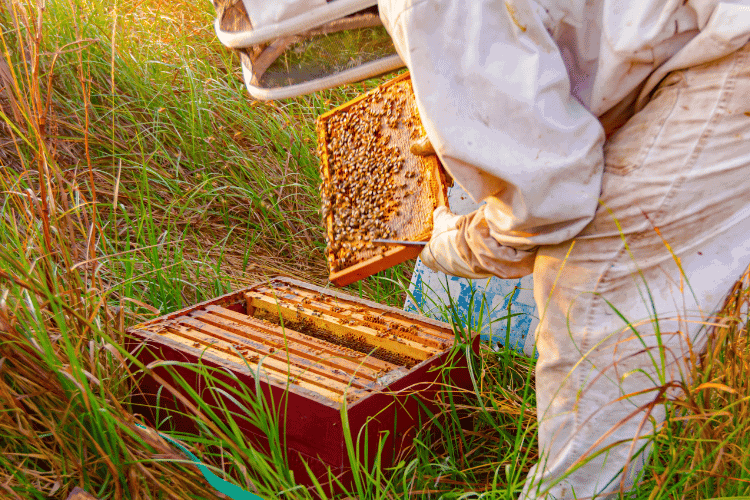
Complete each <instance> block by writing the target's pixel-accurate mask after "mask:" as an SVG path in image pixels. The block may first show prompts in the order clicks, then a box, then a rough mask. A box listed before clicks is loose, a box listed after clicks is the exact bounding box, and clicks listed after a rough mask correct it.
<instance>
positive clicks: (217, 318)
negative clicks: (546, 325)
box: [128, 278, 479, 484]
mask: <svg viewBox="0 0 750 500" xmlns="http://www.w3.org/2000/svg"><path fill="white" fill-rule="evenodd" d="M281 323H283V327H282V326H281ZM129 334H130V340H129V346H128V347H129V350H130V351H131V352H132V353H134V354H135V355H136V356H137V357H138V359H139V360H140V361H141V362H143V363H144V364H145V365H147V366H148V365H151V366H152V367H154V373H155V374H157V375H158V376H159V377H162V378H163V379H164V380H171V378H170V377H169V375H168V372H167V371H166V370H165V369H164V368H159V367H158V362H160V361H165V360H166V361H180V362H189V363H195V362H196V361H198V360H199V359H200V360H201V362H202V363H203V364H204V365H206V366H208V367H211V368H222V369H225V370H230V371H231V372H232V373H233V374H234V375H236V377H237V380H239V381H240V382H241V383H243V384H245V385H246V386H247V387H249V388H250V389H249V391H250V392H251V393H253V392H254V387H255V377H256V374H259V375H260V376H259V383H260V387H261V388H262V390H263V393H264V395H265V397H266V399H267V401H273V404H272V406H274V407H275V411H276V412H278V415H279V422H283V423H284V426H285V430H286V434H285V436H283V437H282V442H285V443H286V446H287V451H288V453H287V456H288V460H289V467H290V469H291V470H292V471H294V473H295V478H296V479H297V481H298V482H300V483H302V484H311V483H310V480H309V476H308V475H307V473H306V472H305V468H304V465H303V463H302V462H303V461H304V462H306V463H307V464H308V466H309V467H310V468H311V469H312V470H313V472H314V473H315V475H316V477H317V478H318V480H321V481H324V480H325V478H326V476H327V472H326V469H327V468H330V469H331V470H332V471H333V472H334V474H336V475H339V476H341V477H342V478H344V480H346V478H347V474H348V473H349V470H350V467H349V461H348V458H347V453H346V448H345V441H344V429H343V428H342V423H341V422H342V421H341V414H340V411H341V407H342V404H343V403H344V402H346V406H347V415H348V420H349V424H350V429H351V436H352V437H353V440H354V441H355V442H356V441H357V436H359V435H360V431H362V435H361V437H360V443H364V442H367V447H365V445H364V444H360V449H361V451H362V453H363V456H366V457H370V459H372V457H374V455H375V451H376V447H377V442H378V439H379V438H380V437H382V436H386V435H387V438H386V442H385V446H384V448H383V449H384V450H386V453H385V454H384V456H383V457H382V466H383V467H387V466H388V465H389V464H392V463H393V460H394V459H395V458H396V457H397V455H398V452H399V450H402V449H404V447H406V446H408V445H409V444H410V443H411V440H412V438H413V435H414V432H415V430H416V426H417V425H419V421H420V419H421V418H423V417H424V414H423V411H424V409H423V407H422V406H420V402H421V404H422V405H425V406H426V407H427V408H429V407H431V406H432V405H433V403H432V399H433V398H434V397H435V394H436V392H437V391H438V389H439V386H440V385H441V384H442V383H443V382H447V383H450V384H451V386H452V387H464V388H470V387H471V380H470V378H469V374H468V370H467V368H466V361H465V358H463V356H462V355H461V354H460V353H459V354H458V355H456V356H454V357H452V358H449V354H451V352H450V351H451V348H452V346H453V344H454V334H453V331H452V329H451V327H450V326H449V325H447V324H445V323H440V322H437V321H433V320H430V319H428V318H425V317H422V316H417V315H414V314H410V313H406V312H404V311H402V310H400V309H396V308H391V307H385V306H382V305H380V304H377V303H374V302H370V301H366V300H362V299H359V298H356V297H352V296H349V295H345V294H342V293H337V292H333V291H329V290H325V289H321V288H318V287H315V286H312V285H309V284H306V283H302V282H299V281H295V280H292V279H286V278H275V279H273V280H271V281H269V282H265V283H261V284H258V285H256V286H253V287H250V288H248V289H245V290H241V291H238V292H233V293H230V294H228V295H224V296H223V297H219V298H217V299H214V300H210V301H208V302H204V303H202V304H198V305H196V306H193V307H189V308H187V309H183V310H182V311H178V312H176V313H172V314H169V315H166V316H163V317H161V318H158V319H155V320H152V321H149V322H146V323H143V324H141V325H137V326H135V327H133V328H131V329H130V330H129ZM478 340H479V338H478V337H477V336H475V337H473V339H472V345H473V348H474V350H475V351H476V350H477V349H478ZM449 359H450V363H451V370H445V371H444V370H434V368H436V367H439V366H440V365H443V364H446V363H447V362H448V360H449ZM177 370H178V372H179V373H180V375H181V376H182V377H184V378H185V380H186V381H187V382H188V383H189V384H191V386H192V387H193V388H194V389H195V390H196V391H197V393H198V394H199V395H200V397H201V398H202V399H203V400H204V401H206V402H208V403H210V404H216V403H218V402H217V401H216V400H215V399H214V397H215V396H216V393H215V392H214V393H212V391H210V390H209V388H208V387H207V384H206V382H205V380H202V379H201V377H199V376H198V375H196V373H195V371H192V370H189V369H187V368H186V367H178V368H177ZM222 380H223V381H224V382H225V383H227V384H230V386H235V385H236V384H237V382H236V381H234V380H232V378H230V377H224V378H222ZM172 385H175V386H176V384H172ZM160 387H161V386H160V384H159V383H158V382H157V381H156V379H155V378H154V377H151V376H147V377H144V378H143V379H142V381H141V383H140V385H139V389H140V393H141V398H142V400H141V403H142V405H143V407H144V408H145V409H146V410H147V411H146V412H145V413H146V414H147V415H148V414H150V413H149V410H148V409H149V408H153V407H154V406H155V404H156V398H157V395H158V397H160V398H161V400H160V406H161V407H162V408H163V407H165V406H167V407H173V408H174V409H177V410H180V409H181V410H182V411H184V406H183V405H182V404H181V403H178V402H177V401H175V398H171V397H170V396H169V394H168V391H160ZM182 396H183V397H184V398H188V399H190V396H189V395H188V394H187V392H186V391H183V394H182ZM418 401H419V402H418ZM143 403H145V404H143ZM222 403H223V404H226V405H227V407H228V409H229V410H230V411H232V412H237V414H238V415H242V410H241V409H240V408H239V407H238V406H237V405H235V404H234V403H233V402H232V401H230V400H228V399H227V400H222ZM162 411H163V410H162ZM152 418H155V417H154V416H153V415H152ZM162 418H163V417H162ZM172 420H173V422H174V423H175V425H176V426H177V427H178V428H179V427H181V426H186V430H187V429H190V427H189V420H188V419H186V418H182V417H180V415H179V412H174V413H173V415H172ZM236 423H237V425H238V427H239V428H240V429H242V431H243V432H244V433H245V435H246V436H247V438H248V439H249V440H251V441H253V442H254V443H256V444H257V445H259V446H261V447H264V446H265V445H266V444H267V437H266V436H265V435H264V434H263V433H262V432H260V430H259V429H257V428H255V427H254V426H252V425H251V424H250V423H249V422H248V420H247V419H244V418H240V419H236Z"/></svg>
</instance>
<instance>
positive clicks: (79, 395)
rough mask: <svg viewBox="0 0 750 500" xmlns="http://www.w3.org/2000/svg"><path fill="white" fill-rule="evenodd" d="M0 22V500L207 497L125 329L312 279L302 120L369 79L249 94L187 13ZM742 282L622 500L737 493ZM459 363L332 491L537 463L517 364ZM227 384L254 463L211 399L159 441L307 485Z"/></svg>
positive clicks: (438, 492) (317, 253) (391, 277)
mask: <svg viewBox="0 0 750 500" xmlns="http://www.w3.org/2000/svg"><path fill="white" fill-rule="evenodd" d="M0 20H1V22H0V27H1V28H2V31H1V34H2V38H1V39H0V50H1V51H2V59H0V79H2V81H1V82H0V83H1V84H2V85H1V86H2V90H0V110H1V112H2V114H1V115H0V118H2V120H0V144H1V146H0V491H1V493H0V496H2V497H3V498H13V499H16V498H18V499H27V498H39V499H41V498H48V497H58V498H65V497H66V495H67V494H68V493H69V492H70V491H71V490H72V488H73V487H74V486H81V487H84V488H85V489H86V490H87V491H89V492H91V493H93V494H95V495H97V496H98V497H99V498H101V499H139V500H140V499H151V498H154V499H155V498H170V499H171V498H195V499H210V498H216V497H217V495H216V493H215V491H214V490H213V489H212V488H211V487H210V486H209V485H208V484H207V483H206V482H205V481H204V480H203V478H202V476H201V475H200V473H199V472H198V470H197V469H196V468H195V467H193V466H192V465H190V464H189V463H187V461H186V460H185V458H184V455H182V454H181V453H179V452H178V450H177V449H176V448H175V447H174V446H173V445H172V444H170V442H168V441H167V440H165V439H163V438H161V437H160V436H159V435H157V434H156V433H154V432H153V431H152V430H148V429H145V430H144V429H141V428H140V427H138V426H137V425H136V423H137V422H139V421H140V420H139V418H140V417H139V416H138V415H137V414H135V413H134V411H135V410H134V409H133V408H132V407H131V406H130V395H131V392H132V390H133V383H132V382H133V377H136V376H137V375H138V374H137V373H133V372H131V371H130V370H134V371H135V372H137V371H138V367H137V366H136V367H135V368H130V369H129V368H128V363H127V362H126V361H127V359H128V356H129V355H128V353H127V352H126V351H125V350H124V348H123V343H124V333H123V332H124V329H125V328H126V327H127V326H130V325H132V324H134V323H136V322H140V321H143V320H146V319H149V318H153V317H155V316H158V315H160V314H164V313H166V312H169V311H174V310H176V309H178V308H180V307H183V306H186V305H188V304H192V303H195V302H197V301H200V300H205V299H207V298H211V297H215V296H217V295H219V294H221V293H224V292H226V291H229V290H232V289H237V288H239V287H243V286H247V285H249V284H252V283H253V282H256V281H257V280H259V279H264V278H266V277H269V276H274V275H277V274H285V275H292V276H295V277H301V278H303V279H304V280H306V281H309V282H311V283H316V284H324V283H325V280H326V276H327V272H326V268H325V261H324V257H323V252H322V250H323V247H324V242H323V235H322V226H321V224H320V220H319V215H318V209H319V206H318V198H317V196H318V194H317V189H318V188H317V187H318V185H319V179H318V173H317V161H316V158H315V155H314V150H315V136H314V126H313V121H314V118H315V117H316V116H317V115H318V114H320V113H322V112H324V111H326V110H328V109H330V108H331V107H333V106H335V105H337V104H340V103H343V102H345V101H347V100H349V99H351V98H353V97H355V96H356V95H358V94H359V93H361V92H362V91H363V90H365V89H368V88H371V87H372V86H374V85H377V84H378V83H379V82H380V81H382V80H383V79H375V80H372V81H369V82H366V83H363V84H358V85H350V86H346V87H344V88H341V89H336V90H331V91H327V92H321V93H318V94H315V95H311V96H307V97H301V98H298V99H294V100H288V101H284V102H279V103H272V104H265V103H257V102H250V101H249V100H248V99H247V98H246V94H245V91H244V89H243V84H242V80H241V77H240V71H239V64H238V61H237V60H236V58H235V57H234V56H233V55H232V54H231V53H229V52H228V51H226V50H224V49H223V48H222V47H221V46H220V45H219V44H218V42H217V41H216V39H215V36H214V34H213V32H212V12H211V11H210V5H209V4H208V3H205V4H201V6H200V7H197V6H196V5H195V4H194V3H189V2H184V1H177V2H170V3H166V2H162V1H160V0H144V1H140V2H135V1H126V2H104V1H102V0H89V1H83V0H65V1H61V2H48V3H47V4H45V6H44V9H41V7H40V6H39V5H36V4H32V3H29V2H26V3H23V2H16V1H13V0H11V1H9V2H5V3H4V4H3V7H1V8H0ZM408 278H409V270H408V266H400V267H398V268H394V269H392V270H390V271H388V272H385V273H382V274H381V275H379V276H376V277H373V278H370V279H367V280H365V281H364V282H360V283H358V284H357V285H354V286H352V287H350V288H349V291H350V292H351V293H354V294H357V295H360V296H364V297H367V298H372V299H375V300H378V301H380V302H383V303H388V304H392V305H401V304H403V299H404V291H403V289H404V285H405V283H408ZM749 289H750V283H749V282H748V279H747V277H746V279H745V281H744V283H743V284H742V285H741V286H739V287H738V288H737V290H736V293H735V294H734V295H733V296H732V298H731V300H730V301H729V302H728V304H727V307H726V308H725V310H724V315H723V316H722V317H720V318H719V320H718V321H717V325H718V326H716V327H715V330H716V332H715V335H714V341H713V344H712V346H711V351H712V355H711V356H708V357H706V358H705V359H703V360H702V361H699V362H698V363H697V364H696V373H695V377H696V381H695V383H694V384H691V385H690V386H689V387H684V388H683V390H684V393H685V396H684V397H683V398H681V399H680V400H678V401H675V402H673V404H672V406H673V408H674V409H675V410H679V412H676V413H674V416H673V418H671V420H670V422H669V424H668V425H665V426H664V427H663V429H662V430H661V432H660V433H659V434H658V435H657V436H655V437H654V442H655V452H654V455H653V460H652V463H651V465H650V466H649V467H648V468H647V470H646V475H645V477H644V480H643V484H642V485H641V487H640V488H639V489H638V490H637V492H636V496H635V498H638V499H647V498H687V499H693V498H694V499H703V498H712V497H736V498H739V497H741V496H742V495H745V496H747V495H748V494H750V483H749V481H750V470H749V469H750V464H749V463H748V459H747V453H746V452H745V450H747V449H748V448H749V447H750V437H748V436H750V432H748V431H750V423H748V422H750V418H748V417H749V416H750V411H749V409H748V401H750V387H748V385H749V381H750V373H749V372H750V350H749V348H748V345H747V303H748V296H749V294H750V292H749V291H748V290H749ZM472 366H473V368H474V374H475V380H476V386H475V388H474V391H473V392H471V393H469V394H464V395H463V396H464V398H462V399H461V400H460V401H459V400H458V399H453V398H456V397H457V396H458V394H455V393H454V392H451V391H446V392H445V393H444V399H443V403H442V405H441V407H440V409H441V411H440V412H438V413H436V414H435V415H434V416H433V417H434V418H433V419H432V422H431V425H429V426H426V427H425V430H424V431H423V432H422V433H421V434H420V436H419V439H418V440H417V441H416V442H415V445H414V448H413V449H412V450H410V453H409V454H408V455H405V456H404V460H403V461H402V462H400V463H399V464H398V466H397V467H395V468H394V470H382V469H381V468H378V467H374V468H372V469H370V470H365V469H362V470H360V471H359V475H358V476H357V477H358V481H357V482H356V484H357V486H356V488H355V489H356V491H352V492H351V493H352V495H353V496H357V497H359V498H361V499H362V500H365V499H376V498H377V499H380V498H406V497H417V496H419V497H422V498H438V497H442V498H479V497H482V498H498V499H503V498H515V496H517V494H518V491H519V489H520V487H521V486H522V485H523V481H524V478H525V474H526V472H527V471H528V468H529V467H530V466H531V464H533V462H534V461H535V459H536V456H535V453H536V451H535V449H536V448H535V427H534V426H535V423H534V418H533V415H534V411H533V409H534V391H533V382H534V381H533V374H532V373H533V361H532V360H530V359H528V358H525V357H521V356H516V355H513V354H512V353H510V352H509V351H504V352H501V353H495V352H493V351H491V350H489V349H483V350H482V352H481V353H480V356H478V357H476V359H474V360H473V361H472ZM188 368H189V369H190V370H194V371H197V372H199V373H201V374H203V376H205V377H206V378H208V379H213V380H215V386H216V390H223V391H225V392H227V391H230V389H229V387H228V386H226V385H225V384H226V380H225V378H221V377H217V376H216V373H214V372H211V371H210V370H209V369H207V368H206V367H205V366H202V365H193V366H189V367H188ZM165 382H167V381H165ZM172 383H173V384H175V385H179V383H180V379H179V377H177V378H175V379H173V380H172ZM186 390H187V388H186ZM168 392H169V390H168V389H167V390H165V392H164V394H165V397H166V395H167V394H168ZM232 397H233V398H235V399H236V400H237V401H238V402H240V403H241V405H243V406H245V407H246V408H247V409H248V411H247V414H246V415H245V418H252V419H254V423H255V424H256V425H257V426H259V427H260V428H265V429H267V433H268V435H269V436H270V437H271V438H272V443H276V444H275V445H272V446H271V450H270V452H268V453H261V452H259V451H258V450H256V449H253V448H252V447H251V446H250V445H249V444H247V443H245V442H244V440H243V439H242V438H241V436H240V435H239V434H238V430H237V428H236V427H235V426H233V425H232V423H231V420H229V419H226V418H225V417H224V416H223V415H222V411H221V409H212V408H209V407H199V408H195V413H196V414H199V416H194V417H193V418H194V421H195V422H196V425H197V426H198V428H199V429H200V433H198V434H185V433H176V432H173V433H172V434H171V435H172V436H173V437H177V438H180V440H181V442H182V443H184V444H185V445H186V446H187V447H188V448H189V449H190V450H191V451H192V452H194V453H196V454H197V455H199V456H201V457H202V458H204V460H208V461H209V462H211V463H213V464H214V471H215V472H216V473H217V474H219V475H220V476H222V477H226V478H228V479H230V480H231V481H233V482H234V483H236V484H238V485H240V486H242V487H243V488H246V489H248V490H249V491H254V492H256V493H258V494H260V495H261V496H264V497H266V498H273V497H277V496H283V497H285V498H301V499H302V498H312V497H313V496H314V492H309V491H307V490H305V489H302V488H299V487H297V486H296V485H295V484H294V482H293V481H292V478H291V477H290V476H289V474H288V472H286V469H285V468H284V458H283V450H282V448H281V446H280V444H278V443H280V440H281V438H282V436H279V433H278V430H277V425H276V422H275V421H274V419H273V412H270V411H268V409H267V407H266V406H264V405H266V404H267V402H265V401H263V399H262V398H259V397H258V394H257V388H254V387H249V388H242V389H241V390H238V392H235V393H232ZM461 419H470V420H471V421H472V422H473V427H472V428H473V430H472V431H462V430H461V429H460V426H459V421H460V420H461ZM164 428H165V429H166V428H168V425H166V424H165V427H164ZM350 446H352V450H353V449H354V448H353V444H351V443H350Z"/></svg>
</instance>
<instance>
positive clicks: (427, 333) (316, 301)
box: [255, 285, 455, 347]
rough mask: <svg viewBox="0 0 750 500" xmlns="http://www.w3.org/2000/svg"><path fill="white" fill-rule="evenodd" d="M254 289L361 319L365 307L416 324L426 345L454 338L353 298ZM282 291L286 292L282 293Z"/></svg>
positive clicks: (399, 321)
mask: <svg viewBox="0 0 750 500" xmlns="http://www.w3.org/2000/svg"><path fill="white" fill-rule="evenodd" d="M255 291H257V292H258V293H264V294H266V295H269V296H271V297H273V296H275V295H279V296H281V297H283V298H285V299H290V300H299V299H298V298H297V297H300V298H301V299H302V300H309V301H311V303H310V304H308V305H309V306H314V307H327V308H328V309H330V308H331V307H332V306H333V305H335V306H339V307H341V308H343V309H344V312H345V313H346V314H347V315H351V317H353V318H356V319H357V320H361V321H365V320H364V313H363V312H362V311H361V310H363V309H367V310H368V311H369V312H370V313H372V314H377V315H378V316H381V317H383V318H387V319H388V321H392V322H394V323H397V324H399V325H402V326H405V327H409V326H411V325H417V326H418V327H419V330H416V331H415V332H414V333H415V334H417V336H418V337H419V338H420V339H424V341H425V342H426V343H427V344H428V345H433V343H434V345H435V346H438V345H442V344H443V343H446V342H447V343H448V346H446V347H450V345H452V344H453V341H454V340H455V334H454V333H453V331H451V330H448V329H441V328H438V327H436V326H435V325H432V324H430V323H427V322H424V321H419V320H418V319H416V318H408V319H407V318H405V317H403V316H401V317H399V315H398V313H394V312H391V311H378V310H377V309H369V308H366V307H364V306H363V305H362V304H360V303H358V302H356V301H353V300H345V299H340V298H338V297H335V296H328V295H321V294H319V293H316V292H314V291H312V290H305V289H304V288H295V287H291V286H288V285H284V286H277V287H268V286H262V287H258V288H256V289H255ZM282 292H288V293H287V294H283V293H282Z"/></svg>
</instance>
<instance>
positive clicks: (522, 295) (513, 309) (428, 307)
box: [404, 259, 538, 355]
mask: <svg viewBox="0 0 750 500" xmlns="http://www.w3.org/2000/svg"><path fill="white" fill-rule="evenodd" d="M409 293H410V296H409V297H408V298H407V299H406V303H405V305H404V309H405V310H407V311H410V312H417V313H421V314H424V315H425V316H428V317H430V318H434V319H437V320H440V321H447V322H451V320H452V316H453V317H454V318H455V319H457V320H458V321H460V322H461V323H462V324H463V325H467V324H471V328H472V330H474V331H477V330H478V331H479V332H480V335H481V338H482V339H483V340H485V341H488V342H490V343H492V344H493V346H494V345H495V343H499V344H500V345H501V346H505V345H506V340H507V341H509V342H508V346H509V347H510V348H511V349H514V350H516V351H518V352H524V347H525V346H526V348H527V349H526V354H529V355H530V354H532V351H531V350H530V349H529V346H527V338H528V336H529V335H532V336H533V334H534V332H533V328H534V327H535V326H536V323H537V322H538V318H537V317H536V303H535V302H534V295H533V281H532V277H531V276H526V277H524V278H521V279H515V280H502V279H500V278H495V277H493V278H490V279H481V280H479V279H477V280H470V279H466V278H457V277H455V276H448V275H447V274H444V273H438V272H436V271H433V270H431V269H429V268H428V267H427V266H425V265H424V264H422V261H421V260H419V259H418V260H417V264H416V266H415V267H414V273H413V275H412V279H411V283H410V285H409ZM451 304H453V312H451V311H450V305H451ZM509 307H510V309H509ZM509 312H510V314H508V313H509ZM454 315H455V316H454ZM509 316H510V333H508V317H509ZM528 340H533V339H528Z"/></svg>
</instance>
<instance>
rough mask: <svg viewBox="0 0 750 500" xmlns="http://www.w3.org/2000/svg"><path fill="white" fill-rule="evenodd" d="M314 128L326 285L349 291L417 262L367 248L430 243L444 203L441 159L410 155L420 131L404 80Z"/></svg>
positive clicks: (408, 254) (412, 253)
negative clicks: (385, 242)
mask: <svg viewBox="0 0 750 500" xmlns="http://www.w3.org/2000/svg"><path fill="white" fill-rule="evenodd" d="M316 126H317V134H318V155H319V156H320V160H321V162H320V172H321V179H322V185H321V205H322V212H323V219H324V224H325V227H326V239H327V243H328V246H327V249H326V253H327V258H328V266H329V270H330V278H329V279H330V280H331V282H333V283H335V284H336V285H339V286H343V285H347V284H349V283H353V282H355V281H357V280H360V279H362V278H365V277H367V276H370V275H372V274H374V273H376V272H378V271H382V270H384V269H387V268H389V267H392V266H394V265H396V264H399V263H401V262H404V261H406V260H408V259H411V258H414V257H416V256H417V255H419V253H420V251H421V250H422V247H421V246H385V245H382V244H378V243H374V242H373V241H372V240H374V239H382V238H385V239H395V240H405V241H425V240H428V239H429V237H430V235H431V234H432V212H433V211H434V210H435V208H437V207H438V206H439V205H446V204H447V194H446V193H447V191H446V189H447V188H446V181H445V175H444V173H443V170H442V167H441V166H440V161H439V160H438V157H437V156H436V155H430V156H416V155H414V154H412V153H411V152H410V146H411V144H412V142H414V141H415V140H417V139H419V138H421V137H423V136H424V135H425V132H424V129H423V127H422V123H421V121H420V119H419V112H418V111H417V106H416V102H415V100H414V93H413V91H412V87H411V79H410V78H409V74H408V73H407V74H403V75H401V76H399V77H396V78H394V79H393V80H390V81H388V82H386V83H384V84H383V85H381V86H379V87H378V88H376V89H374V90H373V91H371V92H368V93H367V94H364V95H362V96H360V97H358V98H357V99H354V100H353V101H350V102H348V103H346V104H344V105H343V106H339V107H338V108H335V109H333V110H331V111H329V112H327V113H325V114H323V115H321V116H320V117H319V118H318V121H317V124H316Z"/></svg>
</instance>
